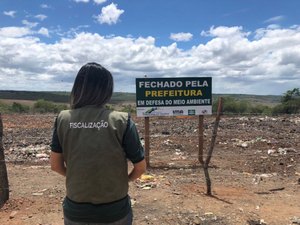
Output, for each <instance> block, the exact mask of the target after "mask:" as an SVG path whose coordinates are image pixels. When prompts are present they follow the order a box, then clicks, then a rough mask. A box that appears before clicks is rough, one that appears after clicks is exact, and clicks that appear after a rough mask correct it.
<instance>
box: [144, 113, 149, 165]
mask: <svg viewBox="0 0 300 225" xmlns="http://www.w3.org/2000/svg"><path fill="white" fill-rule="evenodd" d="M145 158H146V164H147V167H148V166H150V126H149V117H145Z"/></svg>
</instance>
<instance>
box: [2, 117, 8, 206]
mask: <svg viewBox="0 0 300 225" xmlns="http://www.w3.org/2000/svg"><path fill="white" fill-rule="evenodd" d="M2 137H3V123H2V117H1V113H0V208H1V207H2V206H3V205H4V204H5V202H6V201H7V200H8V199H9V187H8V177H7V169H6V164H5V157H4V148H3V142H2Z"/></svg>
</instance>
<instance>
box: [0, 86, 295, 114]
mask: <svg viewBox="0 0 300 225" xmlns="http://www.w3.org/2000/svg"><path fill="white" fill-rule="evenodd" d="M122 100H124V99H122ZM117 102H118V101H116V102H112V103H113V104H109V105H108V106H107V107H108V108H110V109H114V108H115V107H114V103H115V104H117ZM217 107H218V100H216V101H213V112H216V110H217ZM68 108H69V106H68V104H63V103H55V102H52V101H48V100H44V99H39V100H37V101H36V102H35V103H34V104H33V106H28V105H25V104H21V103H18V102H13V103H12V104H7V103H3V102H1V101H0V112H2V113H58V112H60V111H61V110H64V109H68ZM118 110H120V111H125V112H130V113H135V106H134V105H133V104H123V105H122V107H121V108H120V109H118ZM223 113H224V114H260V115H279V114H297V113H300V89H299V88H294V89H292V90H288V91H287V92H286V93H284V94H283V96H282V97H281V101H280V103H279V104H277V105H275V106H269V105H266V104H253V103H252V102H251V101H249V100H238V99H235V98H233V97H229V96H225V97H223Z"/></svg>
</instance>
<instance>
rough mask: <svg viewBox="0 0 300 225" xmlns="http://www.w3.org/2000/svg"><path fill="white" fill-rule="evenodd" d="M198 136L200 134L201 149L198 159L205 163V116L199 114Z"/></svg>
mask: <svg viewBox="0 0 300 225" xmlns="http://www.w3.org/2000/svg"><path fill="white" fill-rule="evenodd" d="M198 132H199V134H198V136H199V144H198V146H199V151H198V161H199V162H200V163H201V165H203V163H204V162H203V116H202V115H200V116H199V120H198Z"/></svg>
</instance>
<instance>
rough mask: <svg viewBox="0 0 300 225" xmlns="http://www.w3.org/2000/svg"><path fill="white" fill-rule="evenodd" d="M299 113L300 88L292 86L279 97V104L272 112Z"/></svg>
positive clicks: (275, 113)
mask: <svg viewBox="0 0 300 225" xmlns="http://www.w3.org/2000/svg"><path fill="white" fill-rule="evenodd" d="M295 113H300V90H299V88H294V89H293V90H288V91H287V92H286V93H285V94H284V95H283V96H282V98H281V104H280V105H277V106H275V107H274V109H273V114H274V115H277V114H295Z"/></svg>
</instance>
